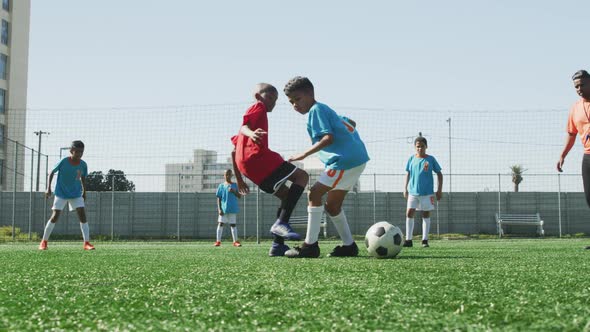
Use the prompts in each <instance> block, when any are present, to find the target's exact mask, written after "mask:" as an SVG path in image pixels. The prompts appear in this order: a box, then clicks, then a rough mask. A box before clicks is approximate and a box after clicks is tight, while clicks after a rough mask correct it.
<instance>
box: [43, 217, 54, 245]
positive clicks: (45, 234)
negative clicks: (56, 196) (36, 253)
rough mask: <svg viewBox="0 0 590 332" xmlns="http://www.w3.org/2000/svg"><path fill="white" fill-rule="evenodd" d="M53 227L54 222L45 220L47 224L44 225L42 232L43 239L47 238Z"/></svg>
mask: <svg viewBox="0 0 590 332" xmlns="http://www.w3.org/2000/svg"><path fill="white" fill-rule="evenodd" d="M53 227H55V224H54V223H52V222H51V221H47V225H45V232H43V241H47V240H49V236H50V235H51V232H53Z"/></svg>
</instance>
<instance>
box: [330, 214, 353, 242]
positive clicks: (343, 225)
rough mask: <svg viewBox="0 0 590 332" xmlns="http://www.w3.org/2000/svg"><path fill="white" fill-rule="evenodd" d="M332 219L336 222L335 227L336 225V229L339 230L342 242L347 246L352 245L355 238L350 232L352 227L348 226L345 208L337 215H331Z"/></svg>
mask: <svg viewBox="0 0 590 332" xmlns="http://www.w3.org/2000/svg"><path fill="white" fill-rule="evenodd" d="M328 215H329V214H328ZM329 216H330V215H329ZM330 219H331V220H332V222H333V223H334V227H336V231H338V234H339V235H340V239H342V244H343V245H345V246H349V245H351V244H352V243H353V242H354V240H353V239H352V233H351V232H350V227H349V226H348V220H347V219H346V215H345V214H344V210H341V211H340V214H338V215H336V216H330Z"/></svg>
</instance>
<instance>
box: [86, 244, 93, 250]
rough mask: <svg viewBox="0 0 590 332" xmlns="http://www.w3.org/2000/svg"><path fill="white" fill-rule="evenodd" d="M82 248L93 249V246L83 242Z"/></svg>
mask: <svg viewBox="0 0 590 332" xmlns="http://www.w3.org/2000/svg"><path fill="white" fill-rule="evenodd" d="M84 250H94V246H93V245H91V244H90V242H84Z"/></svg>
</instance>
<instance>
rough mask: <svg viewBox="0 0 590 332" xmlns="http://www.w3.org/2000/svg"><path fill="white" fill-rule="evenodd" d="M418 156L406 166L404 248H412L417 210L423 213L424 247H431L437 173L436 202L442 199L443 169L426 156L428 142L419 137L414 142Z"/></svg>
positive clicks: (431, 157) (433, 159)
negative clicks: (435, 188)
mask: <svg viewBox="0 0 590 332" xmlns="http://www.w3.org/2000/svg"><path fill="white" fill-rule="evenodd" d="M414 147H415V148H416V154H415V155H413V156H411V157H410V159H409V160H408V163H407V164H406V172H407V173H406V182H405V183H406V184H405V187H404V197H405V198H406V199H407V200H408V206H407V210H406V240H405V241H404V247H411V246H412V245H413V244H412V233H413V232H414V214H415V212H416V210H420V211H422V247H429V244H428V233H429V231H430V211H432V210H434V196H435V193H434V178H433V176H432V172H435V173H436V177H437V180H438V181H437V182H438V186H437V190H436V200H440V198H441V197H442V183H443V175H442V173H441V167H440V165H439V164H438V162H437V161H436V159H435V158H434V157H433V156H430V155H427V154H426V149H427V148H428V141H426V138H424V137H422V136H419V137H417V138H416V139H415V140H414Z"/></svg>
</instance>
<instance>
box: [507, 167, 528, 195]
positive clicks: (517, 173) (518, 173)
mask: <svg viewBox="0 0 590 332" xmlns="http://www.w3.org/2000/svg"><path fill="white" fill-rule="evenodd" d="M510 170H511V171H512V182H514V192H518V185H519V184H520V183H521V182H522V173H524V172H525V171H526V169H524V168H523V167H522V166H521V165H518V164H517V165H512V166H510Z"/></svg>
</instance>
